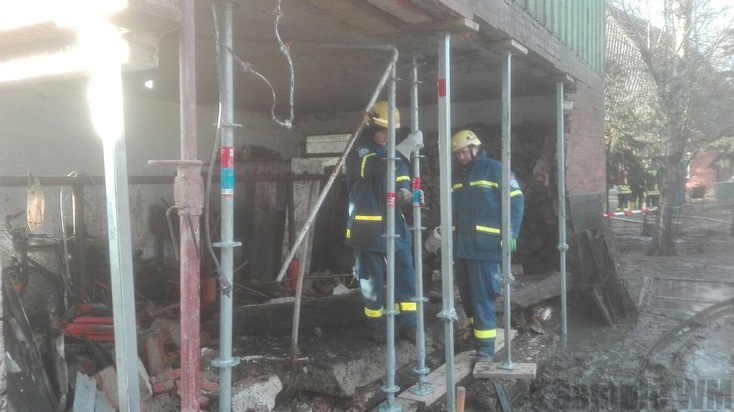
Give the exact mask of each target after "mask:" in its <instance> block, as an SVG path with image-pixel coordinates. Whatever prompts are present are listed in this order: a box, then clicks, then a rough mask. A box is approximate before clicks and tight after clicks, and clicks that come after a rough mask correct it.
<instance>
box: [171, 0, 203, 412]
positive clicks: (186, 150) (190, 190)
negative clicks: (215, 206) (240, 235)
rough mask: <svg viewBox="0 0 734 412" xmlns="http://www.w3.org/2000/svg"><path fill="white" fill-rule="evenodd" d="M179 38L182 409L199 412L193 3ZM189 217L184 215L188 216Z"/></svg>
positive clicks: (199, 192) (199, 195)
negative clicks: (183, 320) (182, 320)
mask: <svg viewBox="0 0 734 412" xmlns="http://www.w3.org/2000/svg"><path fill="white" fill-rule="evenodd" d="M180 7H181V30H180V34H179V72H180V74H179V77H180V78H179V93H180V99H181V103H180V104H181V109H180V111H181V113H180V117H181V119H180V125H181V126H180V127H181V162H180V163H179V164H178V166H177V175H176V179H175V180H174V185H173V186H174V196H175V201H176V206H178V215H179V230H180V233H181V236H180V241H179V243H180V249H181V267H180V269H179V270H180V272H181V319H185V320H186V321H185V322H181V410H182V411H187V412H188V411H198V410H199V396H200V395H201V393H200V392H201V391H200V387H201V383H200V382H201V380H200V379H199V377H200V375H201V359H200V358H201V357H200V353H201V344H200V342H201V339H200V331H199V328H200V323H201V322H200V321H199V318H200V314H199V307H200V305H201V301H200V299H201V298H200V293H199V290H200V285H199V281H200V273H199V270H200V256H199V253H198V248H199V245H198V244H197V241H195V239H199V238H200V237H199V232H200V230H199V222H200V218H201V211H202V208H203V205H204V182H203V179H202V177H201V161H198V160H196V156H197V137H196V33H195V11H194V0H184V1H182V2H181V3H180ZM187 215H188V216H187Z"/></svg>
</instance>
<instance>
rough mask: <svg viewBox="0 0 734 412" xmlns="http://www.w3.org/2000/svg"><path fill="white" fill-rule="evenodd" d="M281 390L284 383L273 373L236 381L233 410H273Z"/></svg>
mask: <svg viewBox="0 0 734 412" xmlns="http://www.w3.org/2000/svg"><path fill="white" fill-rule="evenodd" d="M281 390H283V383H282V382H281V381H280V378H278V376H277V375H272V374H271V375H266V376H261V377H258V378H254V379H252V378H250V379H245V380H242V381H239V382H236V383H234V385H232V412H246V411H251V410H258V411H259V410H264V411H272V410H273V408H274V407H275V397H276V396H278V394H279V393H280V391H281Z"/></svg>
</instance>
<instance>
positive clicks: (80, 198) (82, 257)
mask: <svg viewBox="0 0 734 412" xmlns="http://www.w3.org/2000/svg"><path fill="white" fill-rule="evenodd" d="M71 204H72V212H73V213H74V218H73V219H72V227H73V231H74V283H75V285H74V286H76V293H77V296H78V299H79V302H82V303H86V302H89V292H88V290H87V224H86V223H85V222H84V188H83V187H82V186H78V185H75V186H72V187H71ZM64 230H66V228H64ZM64 242H66V239H64ZM64 260H66V258H65V259H64ZM67 269H68V268H67ZM67 274H68V271H67Z"/></svg>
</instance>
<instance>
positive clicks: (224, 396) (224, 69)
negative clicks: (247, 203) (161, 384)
mask: <svg viewBox="0 0 734 412" xmlns="http://www.w3.org/2000/svg"><path fill="white" fill-rule="evenodd" d="M221 7H222V8H223V9H224V10H223V11H224V12H223V13H221V19H222V22H221V23H222V24H221V27H222V31H221V33H220V35H221V36H222V38H221V39H220V40H221V42H222V43H224V47H226V48H227V49H228V50H232V14H233V11H232V7H233V2H232V1H224V2H223V3H222V5H221ZM218 15H219V14H218ZM217 47H220V45H217ZM228 50H222V52H220V53H219V58H220V65H219V69H220V71H221V73H220V85H219V96H220V99H221V102H220V104H221V124H220V125H219V126H220V128H221V138H222V141H221V152H220V156H221V174H222V178H221V183H220V190H221V196H220V199H221V203H220V215H221V228H220V242H217V243H215V244H214V245H213V246H215V247H218V248H220V259H219V263H220V269H221V273H220V277H223V278H225V279H226V280H227V282H229V284H230V285H231V284H233V270H234V267H233V262H234V248H235V247H238V246H240V244H241V243H240V242H235V241H234V239H233V236H234V128H235V127H239V125H237V124H235V123H234V73H233V68H232V60H233V57H232V54H231V53H229V52H228ZM232 303H233V294H232V293H222V294H221V295H220V300H219V311H220V315H219V357H218V358H216V359H214V360H212V362H211V364H212V366H214V367H216V368H219V411H220V412H228V411H230V410H231V409H232V367H233V366H236V365H237V364H239V361H240V359H239V358H233V357H232V312H233V310H232Z"/></svg>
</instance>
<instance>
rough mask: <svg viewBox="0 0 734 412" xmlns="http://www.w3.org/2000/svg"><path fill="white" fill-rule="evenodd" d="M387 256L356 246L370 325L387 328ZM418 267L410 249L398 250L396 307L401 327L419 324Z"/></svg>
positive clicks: (357, 268)
mask: <svg viewBox="0 0 734 412" xmlns="http://www.w3.org/2000/svg"><path fill="white" fill-rule="evenodd" d="M386 263H387V261H386V257H385V253H383V252H372V251H368V250H362V249H356V248H355V249H354V276H355V277H356V278H357V279H358V280H359V287H360V290H361V291H362V301H363V302H364V313H365V316H366V317H367V324H368V326H370V327H372V328H376V329H384V328H385V325H386V323H385V322H386V320H385V317H384V316H383V315H384V311H385V295H384V290H383V289H384V286H385V278H386V267H387V265H386ZM415 308H416V303H415V269H414V267H413V254H412V253H411V249H410V248H405V249H402V250H396V251H395V309H397V310H399V311H400V315H399V317H398V319H397V320H398V326H413V325H415Z"/></svg>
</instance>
